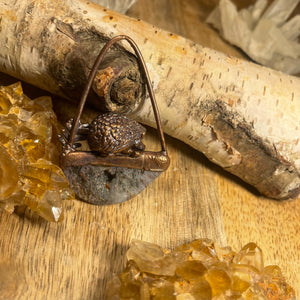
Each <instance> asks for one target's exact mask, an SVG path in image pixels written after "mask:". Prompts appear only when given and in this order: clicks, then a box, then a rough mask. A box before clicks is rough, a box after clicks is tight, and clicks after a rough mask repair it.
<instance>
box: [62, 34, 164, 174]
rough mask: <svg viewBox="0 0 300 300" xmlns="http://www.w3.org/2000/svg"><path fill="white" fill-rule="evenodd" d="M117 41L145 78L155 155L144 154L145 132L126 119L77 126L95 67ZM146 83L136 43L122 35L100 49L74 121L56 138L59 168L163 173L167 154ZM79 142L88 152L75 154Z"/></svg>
mask: <svg viewBox="0 0 300 300" xmlns="http://www.w3.org/2000/svg"><path fill="white" fill-rule="evenodd" d="M120 40H126V41H127V42H128V43H129V44H130V45H131V47H132V48H133V49H134V52H135V54H136V56H137V58H138V61H139V64H140V69H141V72H142V75H143V76H144V78H145V83H146V86H147V88H148V93H149V97H150V100H151V104H152V107H153V112H154V116H155V120H156V124H157V131H158V136H159V139H160V144H161V151H159V152H152V151H145V150H144V148H145V147H144V144H143V143H142V138H143V136H144V134H145V132H146V130H145V128H144V127H143V126H142V125H140V124H139V123H137V122H136V121H134V120H131V119H129V118H128V117H126V116H123V115H117V114H112V113H107V114H101V115H99V116H98V117H97V118H96V119H94V120H93V121H92V123H91V124H86V123H85V124H81V123H80V117H81V115H82V111H83V108H84V105H85V102H86V99H87V96H88V94H89V91H90V88H91V86H92V83H93V80H94V77H95V75H96V72H97V70H98V68H99V65H100V63H101V61H102V60H103V57H104V55H105V54H106V52H107V51H108V50H109V48H110V47H111V46H112V45H113V44H115V43H116V42H118V41H120ZM150 82H151V81H150V78H149V74H148V71H147V68H146V65H145V62H144V60H143V57H142V54H141V52H140V50H139V49H138V46H137V45H136V43H135V42H134V41H133V40H132V39H131V38H130V37H128V36H125V35H121V36H117V37H114V38H113V39H111V40H110V41H109V42H108V43H107V44H106V45H105V46H104V47H103V49H102V50H101V52H100V54H99V56H98V57H97V60H96V62H95V63H94V66H93V68H92V71H91V73H90V76H89V80H88V83H87V85H86V88H85V90H84V92H83V94H82V98H81V101H80V103H79V106H78V109H77V114H76V118H75V119H72V120H70V121H69V122H68V123H67V126H66V129H64V130H63V134H62V135H61V136H60V140H61V142H62V144H63V151H62V153H61V164H62V167H63V168H67V167H70V166H84V165H93V166H97V165H98V166H108V167H124V168H130V169H139V170H145V171H153V172H162V171H165V170H166V169H167V168H168V166H169V164H170V158H169V156H168V154H167V150H166V146H165V139H164V134H163V131H162V127H161V121H160V117H159V112H158V108H157V104H156V100H155V96H154V92H153V89H152V86H151V83H150ZM80 140H87V141H88V144H89V146H90V149H91V151H79V150H77V149H78V148H79V147H80V146H81V144H78V143H76V142H77V141H80Z"/></svg>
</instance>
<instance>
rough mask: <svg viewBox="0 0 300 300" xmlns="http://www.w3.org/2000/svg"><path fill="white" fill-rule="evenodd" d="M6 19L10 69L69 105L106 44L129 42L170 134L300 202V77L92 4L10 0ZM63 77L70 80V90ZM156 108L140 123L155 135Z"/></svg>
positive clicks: (5, 60) (1, 4)
mask: <svg viewBox="0 0 300 300" xmlns="http://www.w3.org/2000/svg"><path fill="white" fill-rule="evenodd" d="M0 15H1V32H0V45H1V46H0V70H1V71H3V72H6V73H8V74H10V75H12V76H14V77H17V78H20V79H22V80H25V81H27V82H29V83H32V84H34V85H37V86H39V87H41V88H43V89H45V90H48V91H50V92H52V93H56V94H60V95H64V96H69V95H67V93H66V91H68V90H67V89H66V86H65V85H66V84H67V83H69V84H70V86H71V85H75V84H76V82H77V80H78V78H77V77H84V78H85V77H86V75H84V76H83V75H82V74H85V73H88V70H89V67H90V64H91V61H92V60H91V57H95V55H96V53H98V52H99V51H100V48H101V45H102V44H103V41H104V40H105V39H107V38H112V37H114V36H116V35H119V34H126V35H129V36H130V37H131V38H133V39H134V40H135V41H136V43H137V44H138V45H139V47H140V49H141V52H142V53H143V56H144V58H145V61H146V63H147V66H148V68H149V72H150V77H151V78H152V80H153V86H154V89H155V93H156V98H157V102H158V106H159V110H160V114H161V119H162V124H163V128H164V131H165V132H166V133H168V134H169V135H171V136H173V137H176V138H178V139H180V140H182V141H184V142H185V143H187V144H189V145H190V146H192V147H194V148H195V149H197V150H199V151H201V152H203V153H204V154H205V155H206V156H207V157H208V158H209V159H210V160H211V161H213V162H215V163H217V164H218V165H220V166H221V167H223V168H225V169H226V170H228V171H229V172H231V173H233V174H235V175H237V176H239V177H240V178H242V179H243V180H244V181H246V182H248V183H249V184H251V185H253V186H254V187H256V188H257V189H258V190H259V191H260V192H261V193H263V194H264V195H266V196H268V197H272V198H276V199H284V198H289V197H294V196H296V195H298V193H299V189H300V177H299V171H300V143H299V137H300V131H299V128H300V79H299V78H297V77H293V76H289V75H286V74H283V73H281V72H278V71H274V70H271V69H268V68H264V67H261V66H259V65H256V64H253V63H249V62H246V61H243V60H240V59H237V58H233V57H229V56H226V55H224V54H222V53H219V52H217V51H214V50H212V49H208V48H204V47H202V46H200V45H197V44H195V43H193V42H192V41H190V40H187V39H185V38H183V37H180V36H177V35H175V34H172V33H169V32H166V31H163V30H161V29H159V28H156V27H154V26H152V25H149V24H147V23H144V22H142V21H139V20H136V19H131V18H129V17H126V16H124V15H121V14H117V13H115V12H112V11H109V10H107V9H104V8H102V7H100V6H98V5H96V4H94V3H91V2H89V1H82V0H78V1H71V0H52V1H48V0H35V1H32V0H16V1H11V0H0ZM98 46H99V47H98ZM123 46H124V47H125V48H126V49H129V47H128V45H127V44H126V43H123ZM122 51H123V50H122ZM76 58H78V60H76ZM82 62H84V63H82ZM76 63H78V66H81V67H80V68H78V70H77V69H76V68H75V67H74V66H75V65H76ZM82 66H83V67H82ZM84 66H85V67H84ZM66 70H67V71H66ZM68 70H72V72H69V71H68ZM68 72H69V73H68ZM57 74H60V75H62V76H64V78H63V81H62V82H63V84H60V81H59V79H60V78H62V77H59V76H58V75H57ZM75 77H76V78H75ZM68 80H69V81H68ZM65 82H67V83H65ZM75 90H76V88H75ZM73 94H74V95H75V94H76V93H75V92H74V93H73ZM148 100H149V99H147V98H146V99H144V101H143V102H142V104H141V105H140V106H139V109H135V110H134V111H132V112H131V115H132V117H133V118H135V119H137V120H139V121H141V122H143V123H145V124H148V125H150V126H155V123H154V118H153V114H152V113H151V111H152V110H151V106H150V101H148Z"/></svg>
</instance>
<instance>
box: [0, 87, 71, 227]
mask: <svg viewBox="0 0 300 300" xmlns="http://www.w3.org/2000/svg"><path fill="white" fill-rule="evenodd" d="M57 132H58V130H57V120H56V116H55V114H54V112H53V111H52V103H51V99H50V98H49V97H40V98H37V99H35V100H31V99H29V98H28V97H26V96H25V95H24V94H23V90H22V87H21V84H20V83H16V84H13V85H10V86H8V87H1V88H0V208H2V209H5V210H6V211H8V212H10V213H12V212H13V211H14V207H16V206H23V205H26V206H27V207H29V208H30V209H31V210H33V211H35V212H36V213H38V214H39V215H40V216H42V217H43V218H45V219H47V220H48V221H55V222H57V221H60V220H62V217H63V203H62V201H63V200H65V199H72V198H74V194H73V192H72V190H71V189H70V188H69V183H68V180H67V179H66V177H65V176H64V174H63V172H62V170H61V169H60V168H59V167H58V165H57V164H58V157H59V154H58V150H57Z"/></svg>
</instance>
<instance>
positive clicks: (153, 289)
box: [107, 239, 296, 300]
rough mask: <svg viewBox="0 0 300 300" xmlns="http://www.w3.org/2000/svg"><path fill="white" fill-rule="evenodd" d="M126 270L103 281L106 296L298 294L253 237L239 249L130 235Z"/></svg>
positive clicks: (187, 298)
mask: <svg viewBox="0 0 300 300" xmlns="http://www.w3.org/2000/svg"><path fill="white" fill-rule="evenodd" d="M127 259H128V263H127V266H126V268H125V270H124V272H123V273H122V274H121V275H119V276H116V277H114V278H113V279H112V280H111V281H110V282H109V283H108V287H107V299H111V300H112V299H114V300H117V299H124V300H125V299H142V300H146V299H164V300H168V299H177V300H193V299H195V300H196V299H205V300H208V299H249V300H250V299H272V300H275V299H277V300H279V299H281V300H284V299H285V300H286V299H296V298H295V292H294V290H293V289H292V288H291V287H290V286H289V285H288V284H287V283H286V281H285V278H284V277H283V275H282V273H281V271H280V268H279V267H278V266H273V265H272V266H267V267H264V264H263V256H262V251H261V249H260V248H259V247H258V246H257V245H256V244H254V243H249V244H247V245H246V246H244V247H243V248H242V249H241V250H240V251H239V252H238V253H235V252H233V251H232V250H231V248H230V247H225V248H221V247H218V246H217V245H216V244H214V243H213V242H212V241H211V240H208V239H200V240H195V241H193V242H191V243H189V244H184V245H181V246H179V247H177V248H176V249H175V250H174V251H172V252H171V251H169V250H165V249H162V248H160V247H159V246H157V245H154V244H151V243H146V242H142V241H137V240H135V241H133V242H132V244H131V247H130V248H129V250H128V252H127Z"/></svg>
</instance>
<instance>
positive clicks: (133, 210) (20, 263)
mask: <svg viewBox="0 0 300 300" xmlns="http://www.w3.org/2000/svg"><path fill="white" fill-rule="evenodd" d="M241 2H245V1H241ZM210 5H211V2H210V1H205V0H203V1H197V0H190V1H187V0H172V1H171V0H155V1H154V0H152V1H149V0H138V2H137V3H136V4H135V5H134V6H133V7H132V8H131V10H130V11H129V15H131V16H134V17H140V18H141V19H143V20H145V21H148V22H149V23H152V24H155V25H157V26H159V27H161V28H164V29H167V30H170V31H173V32H175V33H177V34H181V35H183V36H185V37H188V38H190V39H192V40H193V41H195V42H198V43H201V44H203V45H205V46H210V47H214V48H216V49H217V50H222V51H225V52H226V53H231V55H237V56H239V57H242V56H243V55H242V54H241V53H240V52H238V51H237V50H236V49H234V48H232V47H229V46H228V45H227V44H226V43H224V41H222V40H221V39H219V38H218V36H217V34H216V33H214V32H212V30H211V29H210V28H208V27H207V26H206V25H203V23H202V22H201V20H203V18H204V17H205V15H206V14H207V12H208V11H209V9H211V6H210ZM2 77H3V76H2ZM1 79H2V78H1ZM3 82H5V79H3V80H1V84H3ZM27 91H28V93H29V94H30V93H32V88H31V87H28V86H26V85H25V92H27ZM37 93H41V92H40V91H39V92H37ZM54 109H55V111H56V113H57V114H58V117H59V119H60V120H61V121H64V120H65V119H66V118H67V117H68V115H72V112H74V107H73V106H72V105H70V104H66V103H65V104H63V105H62V104H61V99H58V98H57V97H54ZM90 116H91V113H90V112H87V113H86V114H85V117H86V118H88V117H90ZM166 141H167V146H168V150H169V154H170V156H171V159H172V162H171V166H170V168H169V169H168V170H167V172H165V173H164V174H162V175H161V176H160V177H159V178H158V179H156V180H155V181H154V182H153V183H152V184H151V185H150V186H149V187H148V188H147V189H146V190H144V191H143V192H142V193H141V194H140V195H138V196H137V197H135V198H134V199H131V200H130V201H127V202H125V203H123V204H121V205H112V206H104V207H101V206H93V205H89V204H87V203H83V202H80V201H78V200H74V201H66V202H65V219H64V221H63V222H62V223H59V224H54V223H48V222H46V221H44V220H43V219H41V218H40V217H38V216H36V215H33V214H32V213H31V212H30V211H29V210H26V211H25V212H24V213H21V214H12V215H8V214H7V213H5V212H0V299H105V286H106V283H107V281H108V280H109V279H110V278H111V277H112V276H113V275H114V274H115V273H118V272H120V271H121V270H122V268H123V266H124V264H125V261H126V258H125V253H126V251H127V249H128V247H129V243H130V241H131V240H132V239H142V240H144V241H149V242H153V243H157V244H159V245H161V246H163V247H168V248H173V247H175V246H177V245H179V244H182V243H184V242H189V241H191V240H193V239H197V238H202V237H207V238H211V239H213V240H214V241H216V242H217V243H218V244H220V245H226V244H228V245H230V246H232V247H233V249H235V250H238V249H240V248H241V247H242V246H243V245H245V244H246V243H248V242H250V241H252V242H255V243H257V244H258V245H259V246H260V247H261V249H262V251H263V254H264V261H265V264H266V265H269V264H277V265H279V266H280V267H281V268H282V271H283V273H284V274H285V275H286V277H287V280H288V282H289V283H290V284H291V285H292V286H293V287H294V288H295V290H296V293H297V295H298V296H299V297H300V237H299V229H300V199H296V200H291V201H284V202H276V201H273V200H269V199H266V198H264V197H261V196H259V195H257V194H256V192H255V191H254V190H253V189H252V188H251V187H249V186H248V185H246V184H244V183H243V182H242V181H240V180H239V179H237V178H235V177H234V176H231V175H230V174H228V173H226V172H225V171H223V170H222V169H221V168H219V167H218V166H216V165H214V164H212V163H210V162H209V161H208V160H207V159H206V158H205V157H204V156H203V155H202V154H201V153H199V152H197V151H195V150H194V149H191V148H190V147H188V146H187V145H185V144H183V143H181V142H179V141H177V140H175V139H173V138H170V137H167V138H166ZM156 143H157V138H156V134H155V131H154V130H152V129H149V132H148V134H147V136H146V145H147V147H148V148H154V147H155V145H156Z"/></svg>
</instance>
